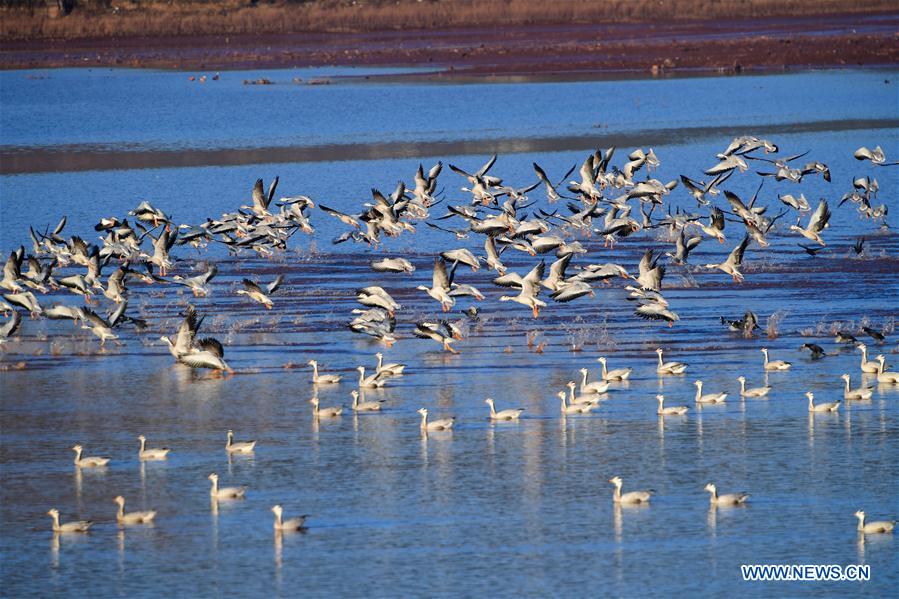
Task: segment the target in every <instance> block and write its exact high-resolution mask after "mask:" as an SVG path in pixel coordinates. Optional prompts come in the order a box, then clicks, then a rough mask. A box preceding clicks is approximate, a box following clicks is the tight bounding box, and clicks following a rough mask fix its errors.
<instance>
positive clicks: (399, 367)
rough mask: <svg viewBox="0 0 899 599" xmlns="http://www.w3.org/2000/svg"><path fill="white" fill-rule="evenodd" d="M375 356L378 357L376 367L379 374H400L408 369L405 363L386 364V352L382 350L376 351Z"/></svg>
mask: <svg viewBox="0 0 899 599" xmlns="http://www.w3.org/2000/svg"><path fill="white" fill-rule="evenodd" d="M375 357H376V358H377V359H378V367H377V369H375V372H376V373H377V374H379V375H380V374H382V373H383V374H385V375H386V376H400V375H401V374H403V371H404V370H405V369H406V365H405V364H398V363H396V362H390V363H388V364H384V354H382V353H381V352H378V353H376V354H375Z"/></svg>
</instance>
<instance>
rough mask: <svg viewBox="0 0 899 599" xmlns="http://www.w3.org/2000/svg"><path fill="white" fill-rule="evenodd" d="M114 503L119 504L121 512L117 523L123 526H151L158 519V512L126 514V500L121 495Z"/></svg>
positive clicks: (117, 516)
mask: <svg viewBox="0 0 899 599" xmlns="http://www.w3.org/2000/svg"><path fill="white" fill-rule="evenodd" d="M113 501H114V502H115V503H117V504H119V512H118V513H117V514H116V521H118V523H119V524H122V525H123V526H128V525H130V524H150V523H151V522H153V519H154V518H155V517H156V512H154V511H146V512H128V513H127V514H126V513H125V498H124V497H122V496H121V495H119V496H118V497H116V498H115V499H113Z"/></svg>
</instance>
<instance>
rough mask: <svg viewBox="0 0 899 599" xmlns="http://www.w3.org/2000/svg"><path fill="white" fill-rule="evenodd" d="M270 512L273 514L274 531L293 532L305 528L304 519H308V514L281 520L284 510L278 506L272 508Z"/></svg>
mask: <svg viewBox="0 0 899 599" xmlns="http://www.w3.org/2000/svg"><path fill="white" fill-rule="evenodd" d="M272 512H274V514H275V524H274V528H275V530H276V531H279V532H294V531H298V530H304V529H305V528H306V518H308V517H309V514H303V515H302V516H297V517H296V518H289V519H287V520H283V519H282V517H281V515H282V514H283V513H284V509H283V508H282V507H281V506H280V505H275V506H272Z"/></svg>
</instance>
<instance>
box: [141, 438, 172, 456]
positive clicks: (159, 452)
mask: <svg viewBox="0 0 899 599" xmlns="http://www.w3.org/2000/svg"><path fill="white" fill-rule="evenodd" d="M137 439H138V440H139V441H140V451H139V452H138V453H137V457H138V458H140V459H141V460H164V459H166V457H168V455H169V452H170V451H172V450H171V449H169V448H168V447H160V448H150V449H147V438H146V437H144V436H143V435H138V437H137Z"/></svg>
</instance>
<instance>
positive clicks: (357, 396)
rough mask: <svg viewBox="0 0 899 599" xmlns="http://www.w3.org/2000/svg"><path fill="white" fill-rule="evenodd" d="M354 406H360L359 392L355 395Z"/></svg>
mask: <svg viewBox="0 0 899 599" xmlns="http://www.w3.org/2000/svg"><path fill="white" fill-rule="evenodd" d="M353 407H354V408H357V407H359V394H358V393H356V394H355V395H353Z"/></svg>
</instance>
